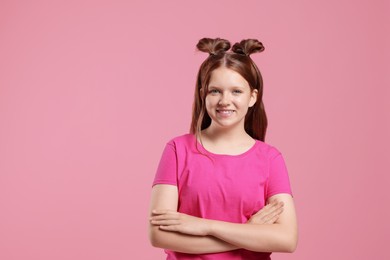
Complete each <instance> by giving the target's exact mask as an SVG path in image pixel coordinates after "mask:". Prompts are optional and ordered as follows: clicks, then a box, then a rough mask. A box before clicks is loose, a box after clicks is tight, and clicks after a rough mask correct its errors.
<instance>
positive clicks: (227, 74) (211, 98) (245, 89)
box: [205, 67, 257, 128]
mask: <svg viewBox="0 0 390 260" xmlns="http://www.w3.org/2000/svg"><path fill="white" fill-rule="evenodd" d="M256 98H257V90H256V89H254V90H252V91H251V88H250V86H249V83H248V82H247V81H246V80H245V79H244V78H243V77H242V76H241V75H240V74H239V73H238V72H235V71H234V70H231V69H228V68H226V67H220V68H218V69H215V70H214V71H213V72H212V73H211V78H210V83H209V86H208V93H207V95H206V102H205V103H206V110H207V113H208V115H209V116H210V118H211V120H212V124H217V125H218V126H220V127H230V126H236V125H242V127H243V128H244V122H245V115H246V113H247V111H248V108H249V107H252V106H253V105H254V104H255V102H256Z"/></svg>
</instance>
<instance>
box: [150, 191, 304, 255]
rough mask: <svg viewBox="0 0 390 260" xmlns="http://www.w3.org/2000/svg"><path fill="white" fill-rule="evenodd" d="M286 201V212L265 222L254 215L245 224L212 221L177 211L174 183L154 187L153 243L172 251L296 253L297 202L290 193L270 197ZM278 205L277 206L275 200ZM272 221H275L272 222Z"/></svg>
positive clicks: (151, 220) (152, 208)
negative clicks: (235, 250)
mask: <svg viewBox="0 0 390 260" xmlns="http://www.w3.org/2000/svg"><path fill="white" fill-rule="evenodd" d="M275 200H277V201H279V202H282V203H283V204H284V207H283V212H280V211H274V212H277V213H278V214H277V219H276V221H274V220H273V219H275V215H273V214H272V213H270V214H269V215H268V217H269V219H268V220H266V221H263V222H262V223H263V224H256V220H255V218H259V217H261V215H260V214H256V215H257V216H253V219H252V218H251V220H250V221H248V222H247V223H245V224H237V223H230V222H225V221H217V220H209V219H203V218H198V217H194V216H190V215H187V214H183V213H180V212H177V201H178V192H177V187H176V186H173V185H165V184H158V185H155V186H154V187H153V190H152V198H151V205H150V216H151V218H150V225H149V238H150V241H151V243H152V245H153V246H155V247H160V248H165V249H169V250H172V251H177V252H183V253H190V254H204V253H217V252H225V251H230V250H234V249H239V248H244V249H247V250H251V251H258V252H293V251H294V250H295V248H296V245H297V240H298V227H297V220H296V214H295V208H294V202H293V199H292V197H291V195H289V194H277V195H274V196H272V197H270V198H269V201H268V203H272V202H274V201H275ZM274 205H276V204H275V203H274ZM270 221H271V223H273V224H271V223H269V222H270Z"/></svg>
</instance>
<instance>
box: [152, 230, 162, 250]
mask: <svg viewBox="0 0 390 260" xmlns="http://www.w3.org/2000/svg"><path fill="white" fill-rule="evenodd" d="M149 242H150V244H151V245H152V246H153V247H158V248H162V245H161V237H160V232H159V230H158V227H150V228H149Z"/></svg>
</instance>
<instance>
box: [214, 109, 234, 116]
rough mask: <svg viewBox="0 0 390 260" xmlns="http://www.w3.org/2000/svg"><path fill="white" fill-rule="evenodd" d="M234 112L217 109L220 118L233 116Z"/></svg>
mask: <svg viewBox="0 0 390 260" xmlns="http://www.w3.org/2000/svg"><path fill="white" fill-rule="evenodd" d="M233 112H234V110H227V109H221V110H218V109H217V113H218V114H220V115H221V116H223V117H228V116H230V115H231V114H233Z"/></svg>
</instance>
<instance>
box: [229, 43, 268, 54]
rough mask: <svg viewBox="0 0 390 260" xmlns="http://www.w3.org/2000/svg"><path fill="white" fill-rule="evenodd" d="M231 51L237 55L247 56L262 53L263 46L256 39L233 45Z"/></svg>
mask: <svg viewBox="0 0 390 260" xmlns="http://www.w3.org/2000/svg"><path fill="white" fill-rule="evenodd" d="M232 51H233V52H235V53H238V54H243V55H246V56H249V55H251V54H252V53H255V52H262V51H264V46H263V44H262V43H261V42H259V41H258V40H256V39H246V40H242V41H241V42H239V43H238V42H237V43H235V44H234V45H233V47H232Z"/></svg>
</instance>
